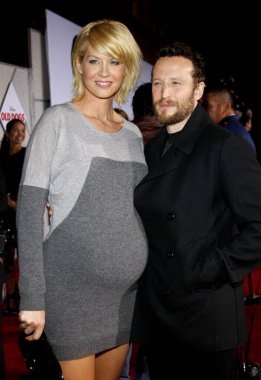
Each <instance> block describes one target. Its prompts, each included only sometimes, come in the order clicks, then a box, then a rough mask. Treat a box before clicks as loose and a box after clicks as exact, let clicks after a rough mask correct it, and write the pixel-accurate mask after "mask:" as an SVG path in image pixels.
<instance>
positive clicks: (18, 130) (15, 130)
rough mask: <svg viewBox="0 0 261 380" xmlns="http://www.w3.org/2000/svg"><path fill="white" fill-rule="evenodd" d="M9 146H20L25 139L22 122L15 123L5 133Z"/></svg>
mask: <svg viewBox="0 0 261 380" xmlns="http://www.w3.org/2000/svg"><path fill="white" fill-rule="evenodd" d="M6 135H7V136H8V138H9V142H10V146H11V145H21V144H22V143H23V141H24V139H25V126H24V124H23V122H22V121H16V122H15V124H14V125H13V126H12V128H11V130H10V131H9V132H7V131H6Z"/></svg>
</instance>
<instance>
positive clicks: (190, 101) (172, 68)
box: [152, 56, 204, 125]
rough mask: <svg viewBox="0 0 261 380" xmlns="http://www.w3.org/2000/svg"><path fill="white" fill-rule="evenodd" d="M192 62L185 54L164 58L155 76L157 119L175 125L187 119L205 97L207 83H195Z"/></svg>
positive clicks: (154, 90)
mask: <svg viewBox="0 0 261 380" xmlns="http://www.w3.org/2000/svg"><path fill="white" fill-rule="evenodd" d="M192 73H193V64H192V62H191V61H190V60H189V59H187V58H183V57H179V56H174V57H161V58H159V59H158V60H157V62H156V64H155V66H154V68H153V73H152V74H153V75H152V96H153V103H154V109H155V115H156V117H157V119H158V120H159V121H160V122H161V123H164V124H168V125H173V124H177V123H180V122H182V121H184V120H186V119H187V118H188V117H189V116H190V115H191V113H192V112H193V110H194V109H195V107H196V105H197V101H198V100H199V99H200V98H201V97H202V95H203V91H204V83H203V82H200V83H198V84H195V82H194V80H193V77H192Z"/></svg>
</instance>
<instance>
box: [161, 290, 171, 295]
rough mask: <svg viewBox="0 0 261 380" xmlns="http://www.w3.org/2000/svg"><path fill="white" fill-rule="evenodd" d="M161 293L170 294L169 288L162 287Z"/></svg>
mask: <svg viewBox="0 0 261 380" xmlns="http://www.w3.org/2000/svg"><path fill="white" fill-rule="evenodd" d="M162 293H163V295H164V296H169V295H170V290H169V289H163V290H162Z"/></svg>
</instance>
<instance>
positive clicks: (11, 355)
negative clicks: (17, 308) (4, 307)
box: [3, 316, 27, 380]
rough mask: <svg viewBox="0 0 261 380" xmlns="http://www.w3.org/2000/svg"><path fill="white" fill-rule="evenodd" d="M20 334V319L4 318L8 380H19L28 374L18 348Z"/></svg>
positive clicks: (14, 317) (13, 317)
mask: <svg viewBox="0 0 261 380" xmlns="http://www.w3.org/2000/svg"><path fill="white" fill-rule="evenodd" d="M19 332H20V327H19V322H18V317H16V316H3V338H4V350H5V368H6V380H18V379H21V378H22V376H23V375H24V374H25V373H26V372H27V371H26V367H25V364H24V361H23V358H22V356H21V353H20V351H19V348H18V346H17V338H18V335H19Z"/></svg>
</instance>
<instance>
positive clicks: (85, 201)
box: [17, 103, 147, 360]
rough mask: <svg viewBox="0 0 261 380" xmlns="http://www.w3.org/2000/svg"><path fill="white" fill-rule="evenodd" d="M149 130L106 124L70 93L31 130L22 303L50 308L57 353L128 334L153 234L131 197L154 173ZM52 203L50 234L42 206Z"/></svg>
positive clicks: (22, 209) (21, 206)
mask: <svg viewBox="0 0 261 380" xmlns="http://www.w3.org/2000/svg"><path fill="white" fill-rule="evenodd" d="M146 173H147V166H146V164H145V159H144V155H143V142H142V136H141V133H140V131H139V129H138V127H137V126H136V125H134V124H133V123H131V122H128V121H125V122H124V125H123V127H122V129H121V130H120V131H118V132H116V133H105V132H102V131H100V130H98V129H96V128H95V127H94V126H92V125H91V124H90V123H89V121H88V120H87V119H86V118H85V117H84V116H83V115H82V114H81V113H80V112H78V111H77V110H76V108H75V107H74V106H73V105H72V103H65V104H61V105H56V106H53V107H50V108H49V109H47V110H46V111H45V112H44V114H43V116H42V117H41V119H40V120H39V122H38V123H37V125H36V127H35V128H34V130H33V133H32V135H31V137H30V140H29V143H28V146H27V150H26V156H25V162H24V168H23V174H22V179H21V183H20V189H19V196H18V211H17V223H18V244H19V245H18V249H19V268H20V275H19V290H20V295H21V302H20V310H45V311H46V325H45V331H46V334H47V336H48V338H49V340H50V343H51V345H52V347H53V349H54V351H55V354H56V355H57V358H58V359H59V360H70V359H76V358H81V357H84V356H87V355H91V354H94V353H97V352H101V351H103V350H106V349H109V348H111V347H114V346H116V345H119V344H124V343H126V342H128V341H129V335H130V326H131V320H132V315H133V308H134V300H135V296H136V288H137V280H138V279H139V277H140V276H141V274H142V272H143V270H144V268H145V265H146V262H147V240H146V236H145V232H144V229H143V226H142V223H141V221H140V218H139V215H138V213H137V211H136V210H135V208H134V204H133V191H134V188H135V187H136V185H137V184H138V183H139V182H140V180H141V179H142V178H143V177H144V176H145V175H146ZM47 201H49V202H50V205H51V208H52V210H53V216H52V218H51V219H52V220H51V226H50V230H49V232H48V234H47V236H46V237H45V238H44V235H43V213H44V210H45V205H46V202H47Z"/></svg>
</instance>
